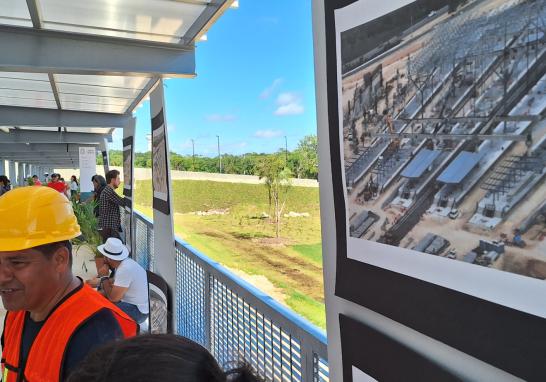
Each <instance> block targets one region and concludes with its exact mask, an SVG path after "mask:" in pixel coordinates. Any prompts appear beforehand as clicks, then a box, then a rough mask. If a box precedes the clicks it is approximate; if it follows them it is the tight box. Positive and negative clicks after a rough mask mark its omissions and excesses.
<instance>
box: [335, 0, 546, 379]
mask: <svg viewBox="0 0 546 382" xmlns="http://www.w3.org/2000/svg"><path fill="white" fill-rule="evenodd" d="M356 1H357V0H324V7H325V30H326V36H325V37H326V74H327V97H328V124H329V126H330V128H329V139H330V161H331V168H332V174H331V176H332V184H333V200H334V207H335V214H334V216H335V222H336V251H337V257H336V259H337V260H336V286H335V294H336V295H337V296H339V297H341V298H344V299H347V300H350V301H353V302H355V303H357V304H359V305H362V306H364V307H366V308H369V309H371V310H374V311H376V312H378V313H380V314H382V315H384V316H387V317H389V318H391V319H393V320H395V321H397V322H400V323H402V324H404V325H406V326H408V327H410V328H412V329H415V330H417V331H419V332H421V333H423V334H425V335H427V336H429V337H432V338H435V339H437V340H439V341H441V342H443V343H445V344H447V345H449V346H452V347H454V348H456V349H459V350H461V351H462V352H464V353H467V354H470V355H472V356H474V357H476V358H478V359H481V360H483V361H484V362H487V363H490V364H492V365H494V366H496V367H498V368H500V369H503V370H506V371H508V372H509V373H512V374H514V375H517V376H519V377H521V378H524V379H526V380H537V381H538V380H540V381H543V380H544V379H545V378H546V377H545V376H546V362H544V355H545V354H546V320H545V319H543V318H540V317H537V316H534V315H531V314H528V313H524V312H521V311H519V310H516V309H512V308H508V307H505V306H502V305H499V304H496V303H493V302H490V301H487V300H484V299H480V298H477V297H473V296H470V295H467V294H464V293H461V292H457V291H455V290H452V289H449V288H446V287H442V286H438V285H435V284H432V283H428V282H426V281H423V280H420V279H416V278H413V277H409V276H405V275H403V274H400V273H397V272H393V271H389V270H386V269H383V268H380V267H376V266H373V265H371V264H367V263H363V262H360V261H355V260H352V259H349V258H348V257H347V234H346V232H347V230H346V224H345V222H346V210H345V208H346V206H345V200H344V196H343V195H344V191H343V181H342V171H344V169H343V164H342V163H341V160H340V141H339V130H338V129H339V127H338V126H339V122H338V121H339V115H338V98H337V58H336V32H335V16H334V11H335V10H336V9H339V8H342V7H345V6H347V5H349V4H352V3H354V2H356ZM417 1H419V0H417ZM344 356H345V354H344Z"/></svg>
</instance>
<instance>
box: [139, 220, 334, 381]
mask: <svg viewBox="0 0 546 382" xmlns="http://www.w3.org/2000/svg"><path fill="white" fill-rule="evenodd" d="M135 224H136V227H135V231H136V232H135V246H136V250H135V252H136V260H137V261H138V262H139V264H141V265H142V266H143V267H144V266H146V267H147V269H149V270H152V267H153V264H154V258H153V224H152V222H151V221H149V220H148V219H146V218H144V217H142V216H141V215H140V214H138V213H135ZM174 304H175V306H174V309H175V311H176V315H175V317H176V322H175V329H176V331H177V334H179V335H182V336H185V337H188V338H190V339H192V340H194V341H196V342H198V343H200V344H202V345H203V346H205V347H207V348H209V349H210V351H211V352H212V354H213V355H214V356H215V357H216V359H217V360H218V362H219V363H220V365H222V366H223V367H225V368H229V367H232V366H234V362H238V361H241V360H244V361H245V362H247V363H249V364H250V365H252V366H253V367H254V368H255V370H256V371H257V372H258V373H259V374H260V375H261V376H262V377H265V379H266V380H267V381H282V382H292V381H313V382H323V381H329V377H328V361H327V359H326V357H327V354H326V338H325V337H324V335H323V334H317V333H318V331H317V329H316V328H314V327H313V326H312V325H310V324H309V323H307V322H305V321H304V320H302V319H301V318H299V317H297V316H295V315H294V314H293V313H291V312H289V311H288V310H287V309H286V308H284V307H282V306H281V305H279V304H278V303H276V302H273V300H272V299H271V298H270V297H269V296H266V295H265V294H263V293H261V292H259V291H258V290H256V289H255V288H254V287H252V286H250V285H248V284H246V283H245V282H244V281H242V280H240V279H238V278H237V277H236V276H233V275H232V274H230V273H229V272H226V271H225V270H224V268H222V267H221V266H220V265H219V264H217V263H214V262H212V261H211V260H209V259H207V258H206V257H204V256H203V255H201V254H199V253H198V252H197V251H195V250H194V249H193V248H192V247H191V246H189V245H187V244H186V243H182V242H180V241H178V240H177V241H176V286H175V292H174Z"/></svg>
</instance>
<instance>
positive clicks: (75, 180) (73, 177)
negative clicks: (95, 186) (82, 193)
mask: <svg viewBox="0 0 546 382" xmlns="http://www.w3.org/2000/svg"><path fill="white" fill-rule="evenodd" d="M70 180H71V181H73V182H76V184H77V185H79V183H78V178H76V175H72V176H71V177H70ZM91 180H93V179H91Z"/></svg>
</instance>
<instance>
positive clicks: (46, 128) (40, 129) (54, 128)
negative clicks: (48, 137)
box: [18, 126, 59, 131]
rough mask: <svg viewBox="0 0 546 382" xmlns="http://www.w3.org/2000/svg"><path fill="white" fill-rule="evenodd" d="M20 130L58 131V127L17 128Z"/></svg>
mask: <svg viewBox="0 0 546 382" xmlns="http://www.w3.org/2000/svg"><path fill="white" fill-rule="evenodd" d="M18 127H19V129H21V130H37V131H59V128H58V127H35V126H18Z"/></svg>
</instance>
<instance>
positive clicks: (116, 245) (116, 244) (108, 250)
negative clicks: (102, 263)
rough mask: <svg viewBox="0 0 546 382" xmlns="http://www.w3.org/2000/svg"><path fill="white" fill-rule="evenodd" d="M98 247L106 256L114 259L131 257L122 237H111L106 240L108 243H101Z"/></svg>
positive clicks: (119, 259)
mask: <svg viewBox="0 0 546 382" xmlns="http://www.w3.org/2000/svg"><path fill="white" fill-rule="evenodd" d="M97 249H98V250H99V252H100V253H102V254H103V255H104V256H106V257H108V258H109V259H112V260H117V261H121V260H125V259H126V258H127V257H129V250H128V249H127V247H126V246H125V245H124V244H123V243H122V242H121V240H120V239H117V238H115V237H111V238H109V239H108V240H106V243H104V244H102V245H99V246H98V247H97Z"/></svg>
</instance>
